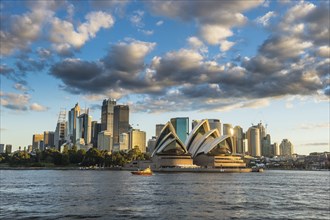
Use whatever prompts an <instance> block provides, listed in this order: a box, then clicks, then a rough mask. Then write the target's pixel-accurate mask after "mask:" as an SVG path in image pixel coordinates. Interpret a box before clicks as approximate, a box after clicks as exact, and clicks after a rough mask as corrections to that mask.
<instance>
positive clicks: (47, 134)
mask: <svg viewBox="0 0 330 220" xmlns="http://www.w3.org/2000/svg"><path fill="white" fill-rule="evenodd" d="M54 135H55V132H54V131H44V139H43V140H44V147H45V148H47V147H53V146H54Z"/></svg>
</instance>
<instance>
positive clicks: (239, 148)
mask: <svg viewBox="0 0 330 220" xmlns="http://www.w3.org/2000/svg"><path fill="white" fill-rule="evenodd" d="M233 137H234V138H233V139H234V146H236V153H239V154H242V153H244V148H243V139H244V133H243V129H242V128H241V127H240V126H235V127H234V135H233Z"/></svg>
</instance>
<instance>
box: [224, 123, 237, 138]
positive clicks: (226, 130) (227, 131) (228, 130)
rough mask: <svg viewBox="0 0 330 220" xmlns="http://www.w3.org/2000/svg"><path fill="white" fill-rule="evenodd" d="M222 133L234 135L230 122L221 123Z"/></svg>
mask: <svg viewBox="0 0 330 220" xmlns="http://www.w3.org/2000/svg"><path fill="white" fill-rule="evenodd" d="M223 135H229V136H233V135H234V129H233V126H232V125H231V124H223Z"/></svg>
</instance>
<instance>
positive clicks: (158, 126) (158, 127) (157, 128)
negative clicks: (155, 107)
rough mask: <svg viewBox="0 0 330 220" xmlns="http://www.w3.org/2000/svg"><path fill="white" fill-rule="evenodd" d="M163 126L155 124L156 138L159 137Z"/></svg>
mask: <svg viewBox="0 0 330 220" xmlns="http://www.w3.org/2000/svg"><path fill="white" fill-rule="evenodd" d="M164 126H165V125H164V124H156V137H158V136H159V134H160V132H161V131H162V129H163V127H164Z"/></svg>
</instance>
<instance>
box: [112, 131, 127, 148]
mask: <svg viewBox="0 0 330 220" xmlns="http://www.w3.org/2000/svg"><path fill="white" fill-rule="evenodd" d="M128 142H129V135H128V133H121V134H120V135H119V142H118V143H117V144H113V152H118V151H127V150H128V149H129V147H128V145H129V143H128Z"/></svg>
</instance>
